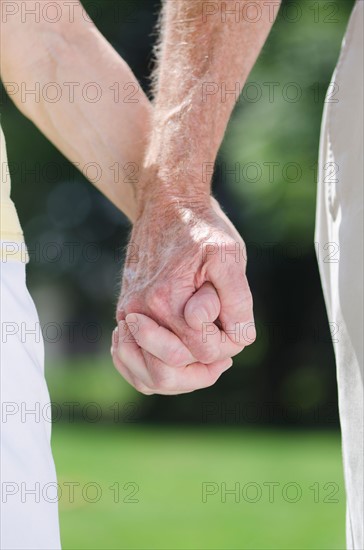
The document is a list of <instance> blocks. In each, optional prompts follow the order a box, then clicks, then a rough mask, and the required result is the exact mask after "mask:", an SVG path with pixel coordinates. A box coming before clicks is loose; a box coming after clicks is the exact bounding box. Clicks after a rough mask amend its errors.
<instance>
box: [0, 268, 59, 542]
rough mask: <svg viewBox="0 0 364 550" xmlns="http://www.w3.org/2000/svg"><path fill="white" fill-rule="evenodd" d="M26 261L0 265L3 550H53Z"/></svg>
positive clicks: (41, 391)
mask: <svg viewBox="0 0 364 550" xmlns="http://www.w3.org/2000/svg"><path fill="white" fill-rule="evenodd" d="M25 269H26V265H25V263H22V262H19V261H17V262H16V261H8V262H1V263H0V274H1V279H0V285H1V287H0V292H1V295H0V296H1V425H0V428H1V434H0V435H1V544H0V547H1V548H2V550H13V549H14V550H28V549H29V550H30V549H32V550H43V549H44V550H57V549H59V548H60V547H61V545H60V538H59V526H58V502H57V500H58V495H57V479H56V473H55V468H54V463H53V458H52V453H51V447H50V436H51V422H50V419H51V411H50V398H49V394H48V390H47V386H46V382H45V378H44V348H43V339H42V335H41V331H40V325H39V320H38V315H37V311H36V309H35V306H34V303H33V300H32V298H31V297H30V295H29V292H28V290H27V287H26V282H25Z"/></svg>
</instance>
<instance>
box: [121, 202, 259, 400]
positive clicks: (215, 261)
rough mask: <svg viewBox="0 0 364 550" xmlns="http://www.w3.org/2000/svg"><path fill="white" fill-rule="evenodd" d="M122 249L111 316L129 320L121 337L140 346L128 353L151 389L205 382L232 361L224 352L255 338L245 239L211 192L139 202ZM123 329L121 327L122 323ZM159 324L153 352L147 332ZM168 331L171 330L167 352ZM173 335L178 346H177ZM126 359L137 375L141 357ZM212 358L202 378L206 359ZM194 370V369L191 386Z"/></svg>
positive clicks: (234, 350) (231, 352)
mask: <svg viewBox="0 0 364 550" xmlns="http://www.w3.org/2000/svg"><path fill="white" fill-rule="evenodd" d="M128 250H129V253H128V256H127V260H126V265H125V270H124V276H123V284H122V292H121V297H120V300H119V304H118V313H117V317H118V321H126V324H127V325H128V328H129V331H130V334H129V333H128V338H127V339H128V340H131V341H133V337H135V339H136V341H137V342H138V344H139V345H140V346H141V348H143V351H141V350H140V349H138V348H137V347H135V346H134V348H133V349H134V350H135V353H134V358H135V359H136V356H137V354H138V355H139V357H141V354H142V356H143V359H144V364H145V365H147V367H148V365H149V370H150V371H151V372H154V381H149V382H150V384H152V385H153V387H152V388H150V386H149V388H150V393H155V392H158V393H165V392H166V391H168V393H181V391H192V390H193V389H198V388H199V387H205V386H206V385H211V384H212V383H213V382H214V381H215V380H214V379H213V378H214V377H215V379H216V374H218V376H219V375H220V374H221V372H223V370H226V368H228V366H230V365H231V361H230V357H232V356H234V355H236V354H237V353H239V352H240V351H241V350H242V349H243V348H244V346H246V345H248V344H250V343H252V342H253V341H254V339H255V329H254V322H253V311H252V297H251V293H250V290H249V286H248V282H247V279H246V275H245V268H246V257H245V246H244V242H243V240H242V239H241V237H240V236H239V234H238V232H237V231H236V229H235V228H234V226H233V225H232V224H231V222H230V221H229V220H228V219H227V217H226V216H225V215H224V214H223V212H222V211H221V209H220V208H219V206H218V204H217V202H216V201H215V200H214V199H212V198H211V197H209V196H206V197H200V200H199V201H197V200H196V201H193V202H191V201H187V200H182V199H180V200H177V199H176V198H174V199H169V200H168V201H167V202H165V201H164V200H161V199H160V198H159V200H155V201H154V200H150V201H148V202H147V203H145V207H144V210H143V213H142V214H141V216H140V217H139V218H138V220H137V221H136V223H135V224H134V228H133V232H132V236H131V240H130V244H129V249H128ZM207 283H209V284H207ZM198 289H201V290H200V292H199V293H197V291H198ZM214 289H216V291H217V294H218V297H219V300H217V299H216V294H215V291H214ZM201 293H202V294H201ZM194 298H195V299H194ZM220 304H221V305H220ZM134 314H143V315H142V316H139V315H136V316H135V315H134ZM145 316H147V317H145ZM149 317H150V318H151V319H148V318H149ZM214 321H215V323H214ZM148 323H149V324H148ZM152 323H155V324H154V325H152ZM122 327H124V330H126V325H125V323H123V324H122ZM158 327H160V330H159V335H160V336H159V338H160V344H161V348H160V349H161V350H164V353H163V352H162V353H161V352H159V358H158V353H155V352H153V349H152V348H153V346H155V341H154V340H153V338H152V337H151V334H152V333H153V329H156V328H158ZM148 328H149V329H150V334H149V337H148ZM166 329H169V331H172V333H174V335H175V336H174V338H175V341H174V344H173V345H172V347H171V349H172V352H171V353H170V355H169V356H168V354H167V353H166V349H167V347H168V346H167V344H166V343H165V342H164V339H167V337H170V333H169V331H167V330H166ZM177 337H178V338H180V340H181V341H182V342H183V344H184V346H181V344H180V343H179V345H178V338H177ZM119 341H120V334H119ZM122 344H125V345H124V348H125V349H127V345H129V344H130V345H129V347H128V349H129V351H130V352H131V350H132V346H131V342H124V341H123V342H122ZM152 354H153V355H152ZM166 355H167V361H166ZM128 357H129V367H128V368H129V370H131V371H132V372H133V374H134V377H138V374H137V373H138V370H139V371H140V364H141V361H140V360H138V361H137V360H135V361H134V362H133V361H132V360H131V356H130V355H129V356H128ZM161 359H162V360H161ZM227 361H228V362H227ZM126 362H128V361H126ZM190 363H196V365H190V366H189V367H188V369H184V371H182V374H181V371H179V373H178V379H177V378H176V376H175V372H176V369H181V367H186V365H187V364H190ZM211 363H212V364H213V367H212V368H210V371H211V372H210V376H206V372H209V371H208V369H207V368H206V364H211ZM116 366H118V365H116ZM166 367H169V369H168V368H167V369H166ZM210 367H211V365H210ZM192 368H193V369H194V370H195V373H196V374H195V375H194V382H193V383H192V384H191V375H190V373H191V369H192ZM219 369H220V370H221V369H222V370H221V372H220V370H219ZM197 373H199V374H201V376H202V377H200V376H199V375H197ZM202 373H205V374H204V375H202ZM183 374H184V377H185V379H183ZM218 376H217V377H218ZM145 382H146V381H145V380H144V386H146V387H148V386H147V384H146V383H145ZM132 383H133V382H132ZM134 385H135V384H134ZM184 387H186V388H187V389H182V388H184ZM144 393H146V392H144Z"/></svg>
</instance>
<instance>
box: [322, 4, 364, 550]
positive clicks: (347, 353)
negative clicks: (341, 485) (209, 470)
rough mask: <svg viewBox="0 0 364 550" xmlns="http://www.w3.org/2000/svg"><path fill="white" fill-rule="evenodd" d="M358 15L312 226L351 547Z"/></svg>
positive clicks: (341, 67) (357, 292)
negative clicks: (333, 370)
mask: <svg viewBox="0 0 364 550" xmlns="http://www.w3.org/2000/svg"><path fill="white" fill-rule="evenodd" d="M363 23H364V2H363V1H362V0H359V1H357V2H356V4H355V6H354V10H353V13H352V14H351V17H350V21H349V25H348V29H347V32H346V35H345V38H344V41H343V45H342V49H341V53H340V58H339V61H338V64H337V67H336V69H335V72H334V74H333V77H332V84H331V86H330V88H329V90H328V95H327V98H326V104H325V110H324V117H323V122H322V131H321V141H320V158H319V181H318V190H317V193H318V194H317V215H316V233H315V241H316V251H317V254H318V263H319V268H320V274H321V281H322V286H323V291H324V296H325V301H326V307H327V313H328V318H329V322H330V323H331V328H332V334H333V340H334V350H335V357H336V366H337V381H338V393H339V412H340V423H341V432H342V447H343V461H344V475H345V486H346V496H347V518H346V533H347V548H348V549H355V550H363V548H364V537H363V523H364V511H363V467H364V465H363V457H364V443H363V437H364V435H363V422H364V420H363V414H364V410H363V174H364V170H363V151H364V144H363ZM333 99H334V100H335V101H333Z"/></svg>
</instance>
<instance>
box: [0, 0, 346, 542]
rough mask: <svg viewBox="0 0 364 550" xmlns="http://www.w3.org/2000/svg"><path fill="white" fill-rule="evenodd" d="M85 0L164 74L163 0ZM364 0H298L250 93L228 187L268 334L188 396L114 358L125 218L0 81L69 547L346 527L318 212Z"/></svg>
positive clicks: (226, 175) (314, 536) (231, 133)
mask: <svg viewBox="0 0 364 550" xmlns="http://www.w3.org/2000/svg"><path fill="white" fill-rule="evenodd" d="M83 4H84V6H85V8H86V10H87V12H88V13H89V14H90V15H91V16H92V18H93V20H94V21H95V23H96V25H97V26H98V27H99V29H100V30H101V31H102V32H103V33H104V35H105V36H106V38H107V39H108V40H109V41H110V42H111V44H112V45H113V46H114V47H115V49H116V50H117V51H118V52H119V53H120V54H121V55H122V57H123V58H124V59H125V60H126V61H127V62H128V63H129V64H130V66H131V68H132V69H133V71H134V73H135V74H136V76H137V77H138V79H139V80H140V82H141V84H142V86H143V87H144V89H145V90H146V91H147V92H148V86H149V77H150V72H151V69H152V66H153V63H152V53H151V51H152V46H153V43H154V41H155V32H154V29H155V23H156V20H157V17H158V13H159V9H160V5H159V3H158V2H152V1H151V0H132V1H131V0H130V1H129V0H121V1H113V0H104V1H101V0H100V1H93V2H87V1H85V2H83ZM352 6H353V1H351V0H350V1H349V0H335V1H334V2H331V1H330V2H329V1H327V2H326V1H325V0H321V1H318V2H317V1H311V0H301V1H289V2H288V1H285V2H283V5H282V8H281V11H280V14H279V16H278V19H277V21H276V23H275V25H274V28H273V31H272V32H271V35H270V37H269V39H268V41H267V43H266V45H265V46H264V49H263V52H262V54H261V55H260V57H259V59H258V62H257V64H256V66H255V68H254V69H253V71H252V73H251V75H250V77H249V80H248V83H247V84H246V86H245V88H244V90H243V93H242V95H241V97H240V99H239V101H238V103H237V106H236V109H235V111H234V114H233V116H232V119H231V121H230V124H229V127H228V130H227V133H226V137H225V140H224V143H223V145H222V148H221V151H220V154H219V158H218V161H217V164H216V169H215V174H214V193H215V196H216V197H217V198H218V199H219V200H220V202H221V203H222V205H223V207H224V209H225V211H226V212H227V213H228V215H229V216H230V217H231V219H232V221H233V222H234V224H235V225H236V227H237V228H238V229H239V231H240V232H241V234H242V236H243V238H244V240H245V242H246V244H247V250H248V258H249V262H248V277H249V281H250V285H251V288H252V292H253V296H254V304H255V308H254V309H255V317H256V323H257V332H258V338H257V341H256V342H255V344H254V345H253V346H251V347H249V348H248V349H246V350H244V351H243V353H241V354H240V355H239V356H238V357H236V358H235V359H234V367H233V368H232V369H230V370H229V371H228V372H227V373H225V374H224V375H223V377H222V378H221V380H219V381H218V382H217V384H215V386H214V387H212V388H209V389H207V390H204V391H200V392H195V393H192V394H189V395H185V396H177V397H162V396H152V397H145V396H142V395H139V394H137V393H136V392H135V391H134V390H133V389H132V388H130V387H129V386H128V385H127V384H126V382H124V381H123V380H122V379H121V378H120V376H119V375H118V374H117V373H116V372H115V371H114V369H113V366H112V363H111V360H110V357H109V348H110V335H111V331H112V329H113V328H114V310H115V303H116V298H117V294H118V285H119V281H120V272H121V268H122V260H123V249H124V247H125V245H126V243H127V238H128V234H129V231H130V227H129V224H128V221H127V219H126V218H125V217H124V216H123V214H121V213H120V212H118V211H117V210H116V209H115V208H114V207H113V206H112V205H111V204H110V203H109V202H108V201H107V199H105V198H104V197H103V196H102V195H101V194H100V193H99V192H98V191H97V190H95V189H94V188H93V187H92V186H91V185H90V184H89V183H88V182H87V181H86V180H85V179H84V178H83V176H82V175H81V174H80V173H79V172H78V171H77V170H76V169H75V168H74V167H73V166H72V165H71V164H70V163H69V162H68V161H66V160H65V159H64V158H63V157H62V155H61V154H60V153H58V151H57V150H56V149H55V148H54V147H53V146H52V145H51V144H50V143H49V142H48V141H47V140H46V139H45V138H44V137H43V136H42V135H41V134H40V132H39V131H38V130H37V129H36V128H35V127H34V126H33V124H32V123H31V122H29V121H28V120H26V119H25V118H24V117H23V116H22V115H21V114H20V113H19V112H18V111H17V110H16V108H15V107H14V106H13V104H12V103H11V101H10V100H9V99H8V98H6V96H5V94H4V90H3V89H2V90H1V92H2V94H1V95H2V119H1V123H2V126H3V129H4V133H5V135H6V138H7V146H8V156H9V162H10V168H11V174H12V196H13V199H14V201H15V203H16V205H17V209H18V213H19V217H20V220H21V222H22V226H23V229H24V233H25V238H26V242H27V244H28V247H29V252H30V257H31V262H30V264H29V266H28V286H29V287H30V290H31V293H32V295H33V297H34V300H35V302H36V305H37V308H38V311H39V315H40V322H41V325H42V328H43V335H44V338H45V343H46V371H47V380H48V383H49V388H50V393H51V398H52V401H53V402H54V411H53V412H54V428H53V449H54V455H55V460H56V465H57V470H58V474H59V480H60V486H61V487H62V489H63V495H62V497H61V499H60V510H61V526H62V538H63V544H64V547H65V548H95V549H96V548H100V549H101V548H215V549H216V548H249V549H250V548H277V549H278V548H295V549H298V548H300V549H303V548H305V549H306V548H315V549H317V548H325V549H333V548H343V547H344V505H345V502H344V487H343V480H342V474H341V462H340V461H341V456H340V439H339V424H338V412H337V393H336V392H337V390H336V379H335V363H334V356H333V351H332V342H331V335H330V329H329V323H328V319H327V317H326V313H325V308H324V302H323V297H322V292H321V288H320V281H319V275H318V269H317V264H316V259H315V246H314V218H315V196H316V173H317V161H318V158H317V157H318V144H319V131H320V122H321V115H322V110H323V106H324V100H325V94H326V90H327V87H328V85H329V82H330V79H331V76H332V73H333V70H334V67H335V64H336V61H337V58H338V54H339V51H340V45H341V40H342V38H343V35H344V32H345V27H346V25H347V21H348V18H349V15H350V11H351V8H352ZM90 62H92V60H90ZM176 85H178V83H176ZM329 99H334V90H333V95H332V96H330V98H329ZM120 131H121V132H122V123H121V125H120ZM90 160H92V159H90ZM71 251H73V252H71ZM331 330H333V329H331ZM72 482H74V483H78V485H75V494H74V495H73V496H74V498H71V496H70V494H69V491H68V489H69V484H70V483H72ZM271 482H273V483H277V484H278V485H277V486H276V489H277V493H276V494H274V495H271V494H270V493H269V491H268V489H269V487H268V485H267V483H271ZM90 483H91V485H89V486H88V485H87V484H90ZM206 483H210V485H209V486H207V485H206ZM224 483H225V484H226V487H227V488H228V489H231V488H232V487H235V489H236V487H238V489H237V490H238V491H239V499H238V500H239V501H238V502H237V501H236V500H237V496H236V495H234V494H233V495H231V494H227V495H226V496H225V500H226V502H224V487H225V486H224V485H223V484H224ZM287 483H288V484H289V483H292V484H295V485H292V486H288V487H286V485H287ZM92 484H93V485H92ZM115 484H116V485H115ZM130 484H131V485H130ZM133 484H134V485H133ZM204 484H205V485H204ZM236 484H238V486H237V485H236ZM246 484H251V485H249V486H248V487H246ZM254 484H255V485H254ZM315 484H316V485H315ZM97 486H98V487H99V488H100V490H101V494H99V493H100V491H99V490H98V488H97ZM85 487H86V489H85ZM115 487H118V491H119V492H120V494H119V495H118V497H119V498H116V489H115ZM244 487H245V488H246V491H251V492H245V489H244ZM284 487H286V489H284ZM206 490H207V491H211V494H208V495H207V497H206V499H207V500H206V499H205V501H204V491H206ZM299 490H300V491H301V496H300V498H298V500H295V498H294V491H298V493H297V494H298V496H299V494H300V493H299ZM133 491H134V493H135V495H136V496H135V495H134V497H133ZM254 491H256V494H255V493H254ZM259 491H261V494H260V492H259ZM290 491H291V492H290ZM128 495H132V496H131V497H130V496H128ZM254 495H256V499H255V496H254ZM205 496H206V495H205ZM258 497H259V498H258ZM133 500H135V501H137V502H132V501H133Z"/></svg>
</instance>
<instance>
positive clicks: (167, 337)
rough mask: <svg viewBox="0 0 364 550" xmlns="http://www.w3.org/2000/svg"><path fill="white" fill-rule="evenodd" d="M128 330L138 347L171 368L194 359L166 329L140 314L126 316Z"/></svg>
mask: <svg viewBox="0 0 364 550" xmlns="http://www.w3.org/2000/svg"><path fill="white" fill-rule="evenodd" d="M126 322H127V324H128V327H129V330H130V331H131V333H132V334H133V336H134V338H135V340H136V341H137V343H138V345H139V346H140V347H141V348H142V349H143V350H145V351H147V352H149V353H150V354H151V355H154V357H157V358H158V359H160V361H162V362H163V363H165V364H166V365H169V366H171V367H182V366H183V367H184V366H185V365H188V364H189V363H194V362H195V358H194V357H193V355H192V354H191V352H190V351H189V350H188V348H187V347H186V346H185V345H184V344H183V343H182V342H181V340H180V339H179V338H178V336H176V335H175V334H173V333H172V332H170V331H169V330H168V329H166V328H164V327H162V326H160V325H158V323H156V322H155V321H154V320H153V319H151V318H150V317H147V316H146V315H142V314H141V313H129V314H128V315H127V316H126Z"/></svg>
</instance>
